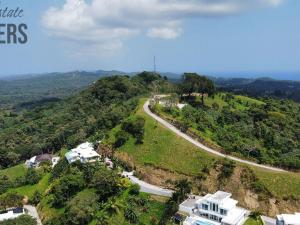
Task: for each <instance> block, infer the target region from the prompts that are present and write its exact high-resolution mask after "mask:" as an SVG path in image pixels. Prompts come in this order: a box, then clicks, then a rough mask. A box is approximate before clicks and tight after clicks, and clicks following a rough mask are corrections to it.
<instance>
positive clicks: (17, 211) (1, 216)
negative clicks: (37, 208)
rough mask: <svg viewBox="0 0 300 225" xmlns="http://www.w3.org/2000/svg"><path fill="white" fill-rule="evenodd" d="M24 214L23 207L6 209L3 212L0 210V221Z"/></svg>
mask: <svg viewBox="0 0 300 225" xmlns="http://www.w3.org/2000/svg"><path fill="white" fill-rule="evenodd" d="M24 214H25V210H24V209H23V208H13V209H8V210H6V211H4V212H0V221H4V220H10V219H15V218H17V217H19V216H21V215H24Z"/></svg>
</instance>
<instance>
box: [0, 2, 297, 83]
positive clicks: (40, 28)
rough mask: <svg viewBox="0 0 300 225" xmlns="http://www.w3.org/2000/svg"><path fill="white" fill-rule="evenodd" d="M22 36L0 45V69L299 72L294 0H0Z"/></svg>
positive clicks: (224, 73) (27, 71) (218, 73)
mask: <svg viewBox="0 0 300 225" xmlns="http://www.w3.org/2000/svg"><path fill="white" fill-rule="evenodd" d="M6 6H7V7H9V8H16V7H20V8H22V9H24V17H23V18H20V19H9V20H8V19H6V18H0V23H11V22H12V23H16V24H19V23H26V24H27V25H28V31H27V34H28V38H29V41H28V43H26V44H24V45H21V44H16V45H9V44H4V45H3V44H2V45H0V54H1V57H0V75H2V76H3V75H15V74H31V73H45V72H65V71H73V70H87V71H92V70H97V69H103V70H121V71H126V72H132V71H142V70H153V57H154V56H156V59H157V60H156V61H157V62H156V63H157V69H158V71H161V72H173V73H183V72H198V73H200V74H207V75H216V76H230V77H232V76H239V77H240V76H248V77H256V76H272V77H275V78H280V79H299V80H300V29H299V23H300V13H299V12H300V1H299V0H184V1H183V0H43V1H41V0H30V1H28V0H0V9H1V8H2V9H3V8H5V7H6Z"/></svg>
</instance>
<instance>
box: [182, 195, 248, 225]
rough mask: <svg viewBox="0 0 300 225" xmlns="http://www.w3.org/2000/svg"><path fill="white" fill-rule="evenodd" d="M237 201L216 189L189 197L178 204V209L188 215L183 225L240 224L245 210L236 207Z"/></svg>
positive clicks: (244, 216) (245, 217)
mask: <svg viewBox="0 0 300 225" xmlns="http://www.w3.org/2000/svg"><path fill="white" fill-rule="evenodd" d="M237 203H238V202H237V201H236V200H234V199H232V198H231V194H230V193H227V192H223V191H218V192H216V193H215V194H207V195H205V196H204V197H200V196H192V197H190V198H189V199H187V200H186V201H184V202H183V203H182V204H181V205H180V206H179V211H181V212H184V213H187V214H188V215H189V217H188V218H187V219H186V220H185V221H184V223H183V225H242V224H244V222H245V221H246V219H247V211H246V210H245V209H242V208H239V207H237Z"/></svg>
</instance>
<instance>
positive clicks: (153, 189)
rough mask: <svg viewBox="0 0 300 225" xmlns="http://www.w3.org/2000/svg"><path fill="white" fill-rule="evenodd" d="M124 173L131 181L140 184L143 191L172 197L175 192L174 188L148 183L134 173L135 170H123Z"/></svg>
mask: <svg viewBox="0 0 300 225" xmlns="http://www.w3.org/2000/svg"><path fill="white" fill-rule="evenodd" d="M122 175H123V176H124V177H127V178H128V179H130V181H131V182H132V183H134V184H138V185H139V186H140V187H141V192H145V193H149V194H153V195H159V196H164V197H171V196H172V194H173V191H172V190H168V189H165V188H162V187H159V186H156V185H152V184H149V183H146V182H144V181H142V180H140V179H138V178H137V177H135V176H134V175H133V172H123V173H122Z"/></svg>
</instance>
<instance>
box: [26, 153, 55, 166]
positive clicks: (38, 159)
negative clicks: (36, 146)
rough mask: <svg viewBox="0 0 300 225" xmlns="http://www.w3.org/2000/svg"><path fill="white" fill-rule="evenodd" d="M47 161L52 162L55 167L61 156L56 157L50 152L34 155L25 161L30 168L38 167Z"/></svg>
mask: <svg viewBox="0 0 300 225" xmlns="http://www.w3.org/2000/svg"><path fill="white" fill-rule="evenodd" d="M47 161H48V162H50V163H51V166H52V167H54V166H55V165H56V164H57V163H58V161H59V157H55V156H53V155H50V154H42V155H37V156H33V157H32V158H31V159H29V160H27V161H26V162H25V165H26V166H27V167H28V168H36V167H39V166H40V164H41V163H42V162H47Z"/></svg>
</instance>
